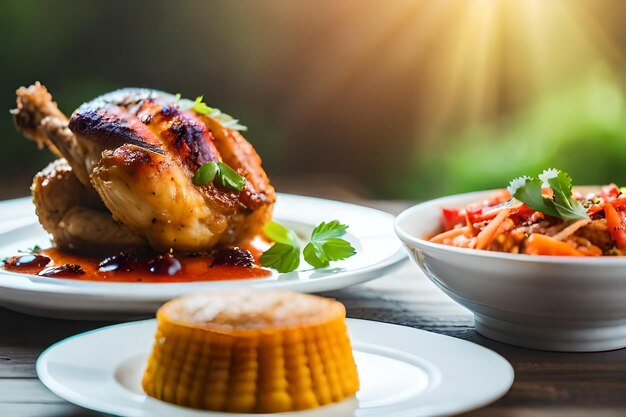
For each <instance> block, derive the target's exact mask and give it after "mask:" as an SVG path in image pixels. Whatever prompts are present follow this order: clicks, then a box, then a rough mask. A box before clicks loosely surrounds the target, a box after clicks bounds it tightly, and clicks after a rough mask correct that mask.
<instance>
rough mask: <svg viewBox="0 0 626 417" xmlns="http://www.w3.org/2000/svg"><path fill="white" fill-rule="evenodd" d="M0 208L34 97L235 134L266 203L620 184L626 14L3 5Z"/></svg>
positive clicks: (492, 2) (307, 2) (625, 118)
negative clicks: (149, 98)
mask: <svg viewBox="0 0 626 417" xmlns="http://www.w3.org/2000/svg"><path fill="white" fill-rule="evenodd" d="M1 14H2V17H3V18H2V25H0V46H1V50H0V53H1V62H0V109H3V110H2V112H1V114H0V134H1V135H2V139H1V140H2V148H1V149H2V150H1V151H0V198H10V197H16V196H22V195H26V194H28V187H29V184H30V181H31V178H32V176H33V175H34V173H35V172H36V171H38V170H39V169H41V168H42V167H43V166H44V165H45V164H46V162H47V161H50V160H51V155H50V154H49V153H47V152H46V151H38V150H36V147H35V146H34V144H33V143H31V142H29V141H27V140H25V139H23V138H22V137H21V136H20V135H19V134H18V133H17V132H16V131H15V130H14V128H13V125H12V122H11V119H10V117H9V114H8V110H9V109H10V108H11V107H12V106H13V105H14V103H15V98H14V91H15V89H16V88H17V87H19V86H21V85H28V84H30V83H32V82H34V81H35V80H39V81H41V82H42V83H44V84H45V85H46V86H47V87H48V88H49V90H50V91H51V93H52V94H53V96H54V98H55V99H56V101H57V102H58V103H59V106H60V108H61V109H62V110H63V111H65V112H66V113H67V114H70V113H71V112H72V110H73V109H75V108H76V107H77V106H78V105H80V104H81V103H82V102H84V101H86V100H89V99H91V98H93V97H94V96H96V95H99V94H101V93H104V92H107V91H109V90H112V89H116V88H119V87H128V86H142V87H152V88H157V89H162V90H166V91H170V92H173V93H177V92H180V93H181V94H182V95H183V96H186V97H189V98H194V97H196V96H197V95H204V97H205V101H206V102H207V103H208V104H209V105H212V106H217V107H220V108H221V109H223V110H224V111H226V112H228V113H230V114H232V115H234V116H236V117H238V118H240V119H241V121H242V123H244V124H245V125H247V126H248V127H249V131H248V132H247V134H246V135H245V136H246V137H247V138H248V140H249V141H250V142H252V143H253V144H254V146H255V147H256V148H257V150H258V151H259V153H260V154H261V156H262V157H263V160H264V166H265V168H266V170H267V171H268V173H269V175H270V177H271V178H272V181H273V182H274V183H275V185H276V187H277V188H278V189H279V190H280V191H287V192H299V193H305V194H315V195H326V196H336V197H338V198H346V199H352V198H359V197H363V198H402V199H425V198H429V197H434V196H440V195H445V194H450V193H454V192H462V191H470V190H476V189H485V188H491V187H502V186H505V185H506V184H507V183H508V181H509V180H510V179H511V178H513V177H515V176H519V175H524V174H528V175H534V174H537V173H538V172H540V171H541V170H542V169H543V168H547V167H557V168H561V169H564V170H567V171H568V172H569V173H570V174H571V175H572V176H573V177H574V180H575V182H576V183H578V184H594V183H605V182H610V181H614V182H618V183H622V184H626V169H624V167H626V112H625V102H624V94H625V84H624V81H625V80H624V75H623V74H624V70H625V69H626V65H625V62H624V54H623V52H622V51H624V49H625V47H626V30H625V29H624V19H623V17H624V16H625V15H626V2H619V1H614V0H578V1H567V0H551V1H545V0H498V1H496V0H467V1H456V0H422V1H419V0H411V1H409V0H394V1H378V0H377V1H372V0H334V1H332V2H330V1H328V2H320V1H317V0H316V1H313V0H299V1H283V0H233V1H225V0H224V1H200V0H179V1H176V2H173V1H164V0H163V1H155V0H152V1H121V0H113V1H90V2H85V1H78V0H76V1H63V0H59V1H45V0H44V1H29V0H5V1H3V2H2V12H1Z"/></svg>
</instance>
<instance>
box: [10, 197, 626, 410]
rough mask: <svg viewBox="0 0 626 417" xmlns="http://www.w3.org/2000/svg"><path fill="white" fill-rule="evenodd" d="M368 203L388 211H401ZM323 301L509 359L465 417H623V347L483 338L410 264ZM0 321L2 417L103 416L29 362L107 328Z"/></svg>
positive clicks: (21, 318)
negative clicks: (496, 385) (533, 344)
mask: <svg viewBox="0 0 626 417" xmlns="http://www.w3.org/2000/svg"><path fill="white" fill-rule="evenodd" d="M369 204H370V205H372V206H375V207H378V208H381V209H384V210H387V211H390V212H392V213H397V212H399V211H400V210H401V209H402V208H403V207H404V206H405V204H401V203H390V202H370V203H369ZM325 295H328V296H331V297H335V298H337V299H339V300H340V301H341V302H343V303H344V304H345V305H346V308H347V311H348V316H349V317H355V318H362V319H368V320H377V321H383V322H388V323H396V324H401V325H405V326H411V327H416V328H419V329H423V330H428V331H432V332H435V333H441V334H445V335H450V336H453V337H458V338H461V339H465V340H470V341H472V342H475V343H478V344H480V345H483V346H486V347H488V348H490V349H492V350H494V351H496V352H498V353H500V354H501V355H502V356H504V357H505V358H506V359H508V360H509V362H511V364H512V365H513V367H514V368H515V374H516V375H515V382H514V384H513V387H512V388H511V390H510V391H509V393H508V394H506V395H505V396H504V397H503V398H501V399H500V400H499V401H497V402H495V403H493V404H492V405H490V406H488V407H485V408H482V409H480V410H476V411H473V412H471V413H468V414H466V416H467V417H492V416H493V417H507V416H516V417H539V416H542V417H543V416H549V417H553V416H568V417H570V416H571V417H596V416H597V417H605V416H626V349H622V350H617V351H611V352H601V353H584V354H582V353H553V352H542V351H535V350H529V349H522V348H516V347H513V346H509V345H504V344H501V343H497V342H494V341H491V340H489V339H486V338H484V337H482V336H480V335H479V334H478V333H476V331H475V330H474V328H473V320H472V315H471V314H470V313H469V312H468V311H467V310H465V309H464V308H462V307H460V306H458V305H456V304H455V303H454V302H452V301H451V300H450V299H449V298H447V297H446V296H445V295H443V293H441V292H440V291H439V290H438V289H437V288H436V287H435V286H434V285H433V284H432V283H431V282H430V281H428V279H427V278H426V277H425V276H424V275H423V274H422V273H421V272H420V271H419V270H418V268H417V267H416V266H414V265H412V264H411V263H409V262H408V261H407V262H406V263H405V264H404V265H402V266H401V267H400V268H399V269H398V270H396V271H395V272H393V273H392V274H390V275H388V276H385V277H382V278H380V279H378V280H375V281H372V282H369V283H367V284H363V285H358V286H355V287H351V288H346V289H343V290H339V291H332V292H328V293H325ZM625 302H626V300H625ZM0 323H1V324H0V329H1V331H0V417H61V416H69V417H79V416H80V417H83V416H84V417H87V416H103V414H100V413H96V412H92V411H89V410H85V409H82V408H80V407H77V406H74V405H72V404H69V403H67V402H65V401H63V400H62V399H60V398H59V397H57V396H56V395H54V394H52V393H51V392H50V391H48V389H46V388H45V387H44V386H43V385H42V384H41V383H40V382H39V380H38V379H37V376H36V374H35V361H36V359H37V356H38V355H39V354H40V353H41V352H42V351H43V350H44V349H45V348H46V347H48V346H49V345H51V344H52V343H55V342H57V341H59V340H62V339H64V338H66V337H68V336H71V335H74V334H77V333H80V332H84V331H87V330H91V329H95V328H98V327H102V326H106V325H109V324H112V323H110V322H93V321H90V322H87V321H66V320H53V319H45V318H38V317H32V316H27V315H23V314H19V313H14V312H12V311H9V310H5V309H2V308H0ZM407 417H410V416H407Z"/></svg>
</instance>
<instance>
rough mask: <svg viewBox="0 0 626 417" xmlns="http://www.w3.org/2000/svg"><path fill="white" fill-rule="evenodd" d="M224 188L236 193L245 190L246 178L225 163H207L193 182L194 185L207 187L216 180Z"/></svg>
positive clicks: (198, 171)
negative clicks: (206, 185)
mask: <svg viewBox="0 0 626 417" xmlns="http://www.w3.org/2000/svg"><path fill="white" fill-rule="evenodd" d="M216 179H217V182H218V183H219V184H221V185H222V187H226V188H231V189H233V190H236V191H241V190H243V187H244V185H246V178H245V177H242V176H241V175H239V174H237V171H235V170H234V169H232V168H231V167H229V166H228V165H227V164H225V163H223V162H213V161H212V162H207V163H206V164H203V165H202V166H201V167H200V168H198V170H197V171H196V173H195V175H194V176H193V179H192V182H193V183H194V185H205V184H208V183H210V182H212V181H213V180H216Z"/></svg>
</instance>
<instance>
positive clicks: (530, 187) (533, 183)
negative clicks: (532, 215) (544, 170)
mask: <svg viewBox="0 0 626 417" xmlns="http://www.w3.org/2000/svg"><path fill="white" fill-rule="evenodd" d="M541 184H542V181H541V180H540V179H537V178H534V179H531V180H528V181H526V185H523V186H521V187H520V188H518V190H517V191H516V192H515V194H514V195H513V197H515V198H516V199H518V200H519V201H521V202H522V203H524V204H526V205H527V206H528V207H530V208H531V209H533V210H536V211H540V212H542V213H544V214H547V215H549V216H552V217H559V213H558V211H557V210H556V208H554V203H553V202H552V200H550V199H549V198H547V197H544V196H543V195H542V194H541Z"/></svg>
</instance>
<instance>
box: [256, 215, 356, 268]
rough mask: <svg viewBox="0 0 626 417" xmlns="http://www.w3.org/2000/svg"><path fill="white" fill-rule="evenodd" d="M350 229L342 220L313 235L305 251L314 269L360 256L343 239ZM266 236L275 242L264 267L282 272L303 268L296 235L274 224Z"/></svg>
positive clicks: (321, 227)
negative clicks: (300, 266) (356, 255)
mask: <svg viewBox="0 0 626 417" xmlns="http://www.w3.org/2000/svg"><path fill="white" fill-rule="evenodd" d="M347 229H348V226H347V225H345V224H341V223H340V222H339V221H338V220H333V221H330V222H328V223H326V222H322V223H320V224H319V225H318V226H317V227H315V229H313V232H312V233H311V239H310V241H309V243H307V244H306V246H305V247H304V251H303V255H304V260H305V261H306V262H307V263H308V264H310V265H311V266H313V267H314V268H326V267H328V266H329V265H330V262H331V261H339V260H342V259H347V258H349V257H351V256H353V255H355V254H356V251H355V249H354V248H353V247H352V245H350V243H349V242H348V241H347V240H345V239H341V237H342V236H344V235H345V234H346V230H347ZM263 231H264V232H265V235H266V236H267V237H268V238H270V239H271V240H272V241H274V245H273V246H272V247H271V248H269V249H268V250H267V251H265V253H263V255H261V257H260V258H259V261H260V262H261V265H263V266H265V267H268V268H273V269H275V270H277V271H278V272H283V273H284V272H291V271H293V270H295V269H296V268H298V266H299V265H300V245H298V241H297V239H296V235H295V233H294V232H293V231H291V230H289V229H287V228H286V227H284V226H282V225H281V224H279V223H276V222H274V221H271V222H269V223H267V224H266V225H265V227H264V228H263Z"/></svg>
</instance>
